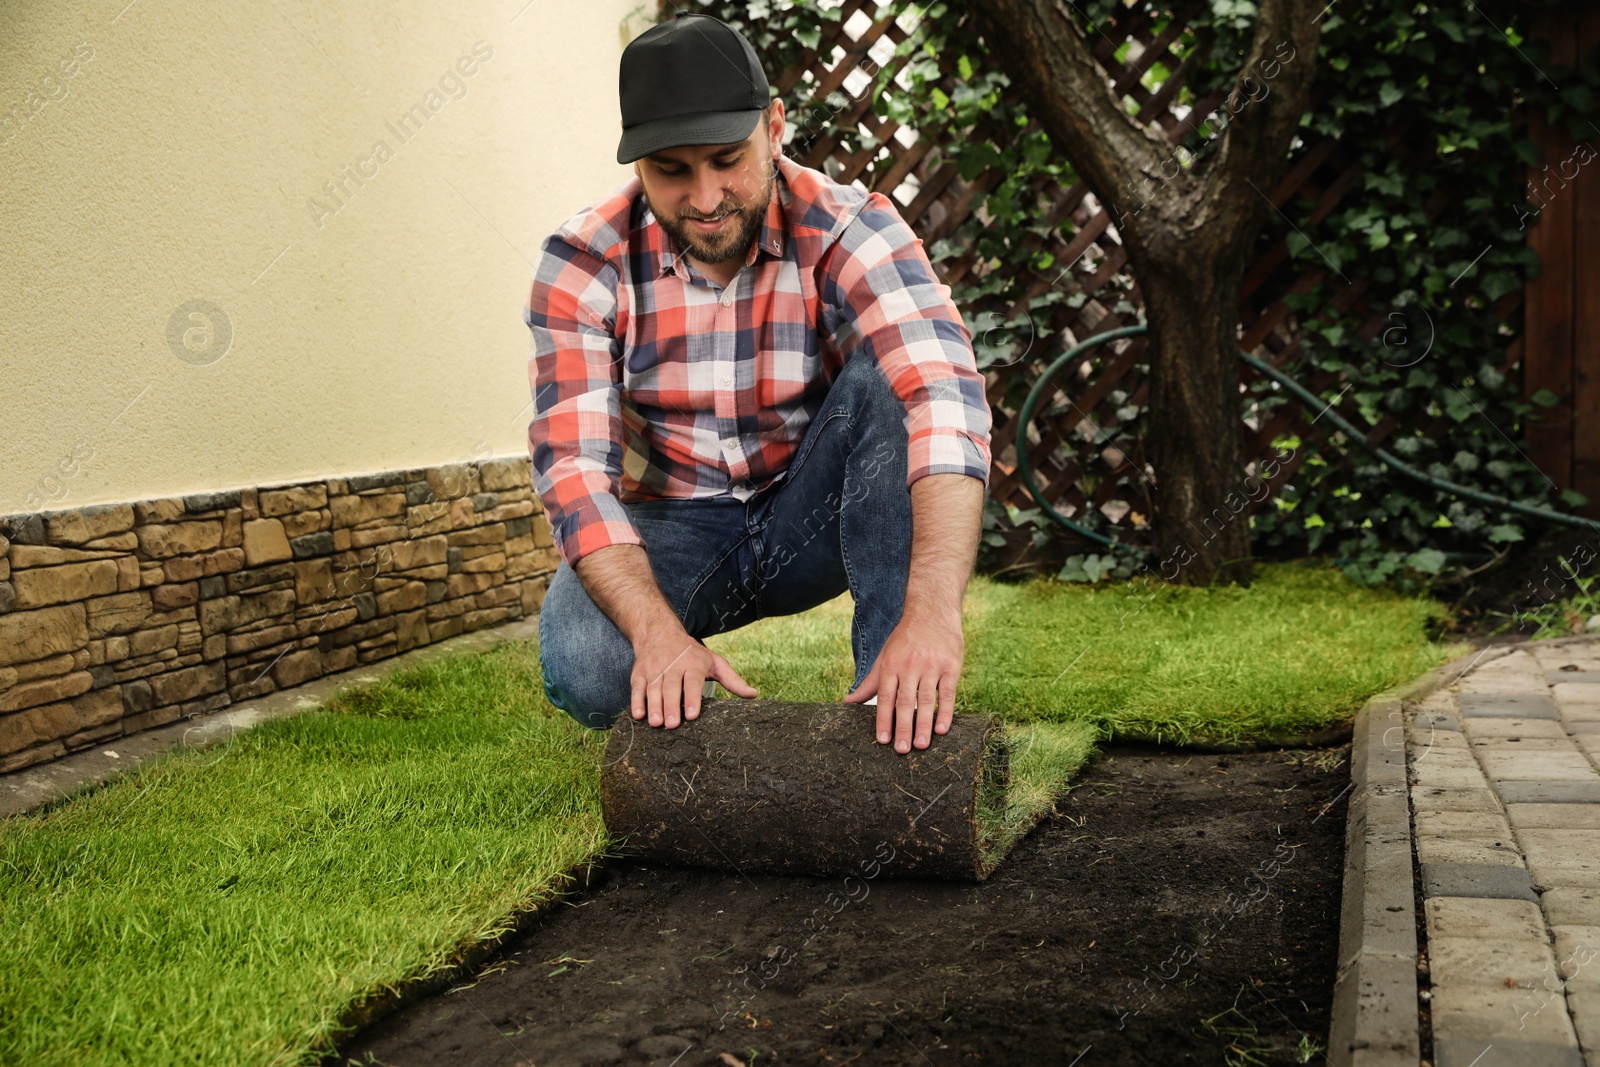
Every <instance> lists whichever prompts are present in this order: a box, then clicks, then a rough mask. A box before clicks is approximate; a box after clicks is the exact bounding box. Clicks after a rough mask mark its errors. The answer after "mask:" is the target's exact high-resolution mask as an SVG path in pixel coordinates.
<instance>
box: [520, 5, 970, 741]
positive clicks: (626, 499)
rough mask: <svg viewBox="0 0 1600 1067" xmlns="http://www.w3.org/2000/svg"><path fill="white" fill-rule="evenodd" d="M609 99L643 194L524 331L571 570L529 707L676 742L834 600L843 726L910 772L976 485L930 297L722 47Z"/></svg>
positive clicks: (588, 233)
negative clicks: (771, 619) (872, 707)
mask: <svg viewBox="0 0 1600 1067" xmlns="http://www.w3.org/2000/svg"><path fill="white" fill-rule="evenodd" d="M620 88H621V98H622V127H623V133H622V140H621V142H620V144H619V146H618V149H617V161H618V162H619V163H632V164H633V165H634V174H635V179H634V180H633V181H631V182H629V183H628V185H626V186H624V187H623V188H622V189H621V190H619V191H618V192H617V193H615V194H613V195H612V196H611V197H609V198H607V199H605V200H603V201H601V202H599V203H598V204H596V205H594V206H592V207H590V208H588V209H587V210H585V211H582V212H580V213H579V214H577V215H576V216H574V217H573V218H572V219H570V220H569V221H568V222H567V223H566V224H565V225H564V226H563V227H562V228H561V229H560V230H559V231H557V232H556V233H555V234H553V235H551V236H550V237H549V238H547V239H546V240H545V242H544V246H543V255H542V257H541V259H540V262H539V264H538V267H537V269H536V272H535V276H534V281H533V287H532V291H531V293H530V296H529V302H528V307H527V313H526V321H527V324H528V326H529V328H530V329H531V330H532V331H533V354H532V357H531V359H530V360H529V379H530V384H531V385H532V388H533V396H534V417H533V421H532V422H531V424H530V425H529V427H528V447H529V454H530V456H531V458H532V461H533V478H534V484H535V487H536V489H537V490H538V492H539V495H540V497H541V499H542V500H543V501H544V507H545V514H546V515H547V516H548V517H549V520H550V523H551V526H552V530H553V532H554V536H555V540H556V545H557V548H558V550H559V552H560V555H561V562H560V564H559V565H558V567H557V570H556V573H555V576H554V577H553V578H552V580H551V583H550V588H549V591H548V592H547V594H546V596H545V601H544V606H543V608H542V609H541V613H540V618H539V645H540V659H541V661H542V665H543V668H544V680H545V681H544V684H545V692H546V694H547V695H548V696H549V697H550V700H551V702H552V703H554V704H555V705H556V706H557V707H560V708H562V709H564V710H566V711H567V712H568V713H569V714H571V715H572V716H573V717H574V718H576V719H577V720H578V721H579V722H582V723H584V724H585V725H588V726H592V727H596V728H605V727H609V726H611V725H612V724H613V722H614V721H615V720H616V718H617V717H618V716H619V715H620V714H621V713H622V712H623V711H624V710H626V711H629V712H630V713H631V715H632V717H633V718H634V719H636V720H640V721H648V723H649V724H650V725H651V726H665V727H667V728H669V729H672V728H676V727H677V726H679V724H680V723H681V722H683V721H684V720H690V719H694V718H696V717H697V716H698V715H699V712H700V700H701V698H702V696H703V694H702V683H704V682H708V681H715V682H720V683H722V685H723V687H724V688H726V689H727V690H729V691H730V692H732V693H734V694H736V695H738V696H742V697H754V696H757V695H758V694H757V692H756V690H755V689H754V688H752V687H751V686H750V685H749V684H748V683H747V682H746V681H745V680H744V679H743V678H742V677H740V675H739V674H738V672H737V671H735V670H734V668H733V666H732V665H731V664H729V663H728V661H727V660H726V659H725V658H723V657H722V656H720V655H718V654H716V653H714V652H712V651H710V650H709V649H707V648H706V647H705V646H704V645H703V644H701V643H700V639H701V638H704V637H709V636H710V635H712V634H716V633H722V632H724V631H726V630H732V629H737V628H739V627H741V626H744V625H747V624H748V623H751V622H754V621H755V620H756V619H758V618H763V617H766V616H771V615H788V614H794V613H797V612H801V611H805V610H806V609H808V608H811V607H814V606H815V605H817V604H821V603H824V602H826V601H828V600H831V599H833V598H834V597H837V596H838V595H839V594H840V593H842V592H844V591H845V590H846V589H849V590H850V592H851V594H852V597H853V599H854V601H855V617H854V620H853V624H852V627H851V645H852V651H853V653H854V656H855V663H856V674H855V684H854V685H853V687H852V688H851V691H850V692H849V693H848V694H846V695H845V697H844V699H845V700H846V701H851V702H857V703H861V702H865V703H874V702H875V703H876V704H877V714H876V718H875V720H874V724H873V725H874V736H875V737H876V739H877V740H878V742H879V743H883V744H889V743H891V742H892V743H893V744H894V745H895V749H896V750H897V751H899V752H902V753H904V752H909V751H910V750H911V749H912V747H913V746H914V747H916V748H919V749H920V748H927V747H928V745H929V744H930V743H931V740H932V735H933V734H935V733H941V734H942V733H944V732H946V731H947V730H948V729H949V727H950V719H951V716H952V713H953V711H954V706H955V692H956V683H957V681H958V679H959V677H960V673H961V666H962V657H963V653H964V650H965V644H964V640H963V637H962V631H961V599H962V594H963V592H964V590H965V588H966V583H967V579H968V576H969V575H970V573H971V569H972V564H973V560H974V558H975V557H976V554H977V544H978V535H979V531H980V528H981V515H982V505H983V494H984V490H985V488H986V487H987V484H988V474H989V461H990V452H989V431H990V428H991V419H990V414H989V407H988V403H987V401H986V400H985V398H984V389H983V385H984V382H983V378H982V376H981V375H980V374H979V373H978V371H977V369H976V361H975V359H974V358H973V354H972V347H971V338H970V335H969V334H968V332H967V330H966V329H965V327H964V326H963V325H962V321H961V316H960V314H959V313H958V312H957V311H956V308H955V307H954V305H952V303H951V302H950V297H949V289H948V288H947V287H946V286H944V285H942V284H940V283H939V282H938V281H937V280H936V278H935V277H934V274H933V270H932V267H931V265H930V263H929V262H928V258H927V256H926V254H925V253H924V252H923V250H922V246H921V242H920V241H918V240H917V238H916V237H915V236H914V235H913V234H912V232H911V230H910V228H909V227H908V226H907V225H906V224H905V222H904V220H903V219H901V217H900V215H899V214H898V212H896V210H895V208H894V205H893V204H892V203H891V202H890V201H889V199H888V198H886V197H884V196H882V195H880V194H876V193H874V194H870V195H869V194H866V193H862V192H861V191H859V190H857V189H854V188H852V187H849V186H844V185H840V184H838V183H836V182H834V181H832V180H830V179H829V178H827V177H826V176H825V175H823V174H822V173H821V172H819V171H816V170H812V169H809V168H805V167H801V166H799V165H797V164H796V163H794V162H793V161H791V160H788V159H785V158H784V156H783V147H782V146H783V134H784V114H783V105H782V103H781V102H780V101H776V100H772V99H771V98H770V91H769V89H768V85H767V79H766V76H765V74H764V73H763V72H762V70H761V64H760V61H759V60H758V59H757V57H756V54H755V50H754V49H753V48H752V47H751V46H750V43H749V42H748V41H747V40H746V39H745V38H744V36H743V35H742V34H740V33H738V32H737V31H736V30H734V29H733V28H732V27H730V26H728V25H726V24H725V23H723V22H721V21H719V20H718V19H715V18H712V17H710V16H707V15H690V14H684V15H679V16H678V17H677V18H675V19H673V20H671V21H669V22H665V23H663V24H661V25H658V26H655V27H653V28H652V29H650V30H648V31H646V32H645V33H644V34H642V35H640V37H639V38H638V39H637V40H635V41H634V42H633V43H632V44H630V45H629V46H628V48H627V49H626V50H625V51H624V53H623V56H622V64H621V74H620ZM706 688H707V689H708V690H709V688H710V687H709V686H707V687H706ZM880 698H881V699H880ZM863 718H864V719H865V716H863ZM863 728H864V729H865V723H864V724H863Z"/></svg>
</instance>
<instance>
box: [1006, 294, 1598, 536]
mask: <svg viewBox="0 0 1600 1067" xmlns="http://www.w3.org/2000/svg"><path fill="white" fill-rule="evenodd" d="M1149 332H1150V327H1148V326H1146V325H1144V324H1143V323H1141V324H1140V325H1138V326H1123V327H1121V328H1120V329H1116V330H1107V331H1106V332H1105V333H1101V334H1096V335H1094V336H1093V337H1090V338H1088V339H1087V340H1084V341H1080V342H1079V343H1078V344H1075V345H1073V346H1072V347H1071V348H1069V349H1067V350H1066V351H1065V352H1063V353H1062V354H1061V355H1060V356H1059V357H1057V358H1056V360H1055V362H1053V363H1051V364H1050V366H1048V367H1046V368H1045V371H1044V373H1043V374H1041V375H1039V380H1038V381H1036V382H1034V383H1033V388H1032V389H1030V390H1028V398H1027V399H1026V400H1024V401H1023V402H1022V411H1021V413H1020V415H1019V416H1018V417H1019V418H1020V419H1021V423H1020V424H1019V425H1018V427H1017V438H1016V441H1017V473H1018V474H1019V475H1020V476H1021V478H1022V487H1023V488H1024V489H1026V490H1027V492H1028V495H1029V496H1030V497H1032V498H1033V501H1034V503H1036V504H1038V505H1039V510H1041V511H1042V512H1044V514H1045V515H1047V516H1049V518H1050V519H1051V520H1052V521H1054V522H1056V523H1057V524H1059V525H1061V526H1064V527H1066V528H1067V529H1069V530H1071V531H1072V532H1073V533H1075V534H1078V535H1079V536H1081V537H1085V538H1087V539H1089V540H1091V541H1095V542H1098V543H1099V544H1102V545H1105V546H1107V547H1108V548H1112V549H1115V550H1117V551H1119V552H1126V553H1129V554H1131V555H1133V556H1135V557H1136V558H1139V559H1144V558H1147V557H1149V556H1152V555H1154V553H1152V552H1150V550H1149V549H1144V548H1140V547H1139V546H1137V545H1130V544H1127V543H1126V542H1123V541H1118V540H1115V539H1114V538H1110V537H1107V536H1105V535H1104V534H1102V533H1098V532H1096V531H1094V530H1091V529H1089V528H1088V527H1087V526H1084V525H1083V524H1081V523H1076V522H1073V521H1072V520H1071V519H1069V518H1067V517H1066V516H1065V515H1063V514H1061V513H1060V512H1059V511H1057V510H1056V509H1055V508H1053V507H1051V506H1050V503H1049V502H1048V501H1046V500H1045V499H1044V497H1043V496H1042V495H1041V494H1040V492H1039V487H1038V485H1036V484H1035V483H1034V480H1033V468H1032V467H1031V466H1029V465H1028V426H1029V425H1030V424H1031V423H1032V422H1033V413H1034V409H1035V408H1036V407H1037V406H1038V405H1039V402H1040V400H1041V399H1042V398H1043V396H1044V392H1045V389H1046V388H1047V387H1048V386H1049V384H1050V380H1051V379H1052V378H1054V377H1055V376H1056V375H1057V374H1059V373H1061V371H1062V369H1063V368H1065V367H1066V366H1067V365H1069V364H1070V363H1071V362H1072V361H1073V360H1074V359H1075V358H1077V356H1079V355H1080V354H1081V353H1084V352H1087V351H1088V350H1089V349H1091V348H1096V347H1098V346H1100V345H1103V344H1109V343H1111V342H1112V341H1120V340H1122V339H1123V338H1125V337H1140V336H1143V335H1144V334H1147V333H1149ZM1239 358H1240V359H1242V360H1244V361H1245V362H1246V363H1248V364H1249V365H1250V366H1251V367H1253V368H1255V370H1256V371H1257V372H1259V373H1261V374H1264V375H1266V376H1267V377H1268V378H1271V379H1272V380H1273V381H1275V382H1277V383H1278V384H1279V385H1281V386H1283V387H1284V389H1286V390H1288V392H1289V395H1291V396H1293V397H1294V398H1295V399H1296V400H1298V401H1300V403H1301V404H1303V405H1305V406H1306V407H1308V408H1318V407H1325V408H1326V410H1324V411H1323V413H1322V415H1319V416H1318V418H1323V417H1326V418H1327V420H1328V421H1329V422H1331V423H1333V425H1334V426H1336V427H1338V428H1339V429H1340V430H1343V431H1344V432H1345V433H1346V434H1347V435H1349V437H1350V439H1351V440H1352V441H1354V442H1355V443H1356V444H1357V445H1359V446H1360V447H1361V448H1362V449H1364V450H1365V451H1367V452H1370V453H1371V454H1372V455H1374V456H1377V457H1378V459H1380V460H1382V461H1383V462H1384V463H1386V464H1388V465H1389V466H1390V467H1393V468H1394V469H1395V470H1397V471H1399V472H1400V473H1401V474H1403V475H1405V476H1406V477H1407V478H1410V479H1411V480H1412V481H1415V482H1420V483H1421V484H1423V485H1426V486H1428V487H1429V488H1432V489H1438V490H1441V491H1443V492H1446V493H1451V494H1454V495H1455V496H1461V497H1466V498H1467V499H1468V500H1476V501H1478V502H1479V503H1480V504H1488V505H1490V506H1491V507H1497V508H1504V509H1505V510H1507V511H1514V512H1516V513H1517V514H1519V515H1526V516H1528V517H1530V518H1534V519H1542V520H1544V521H1546V522H1555V523H1560V524H1562V525H1565V526H1576V527H1578V528H1579V529H1582V530H1594V531H1597V532H1600V522H1596V521H1595V520H1593V519H1586V518H1583V517H1581V516H1578V515H1567V514H1565V513H1563V512H1559V511H1551V510H1550V509H1548V508H1540V507H1534V506H1532V505H1530V504H1521V503H1518V502H1517V501H1515V500H1507V499H1506V498H1505V497H1500V496H1495V495H1494V494H1493V493H1485V492H1483V491H1482V490H1481V489H1474V488H1472V487H1471V486H1467V485H1457V484H1456V483H1455V482H1448V481H1445V480H1444V479H1442V478H1434V477H1433V476H1431V475H1428V474H1424V473H1423V472H1422V471H1419V470H1417V469H1416V468H1415V467H1413V466H1411V465H1410V464H1409V463H1406V462H1405V461H1404V460H1402V459H1400V458H1399V457H1398V456H1396V455H1394V453H1392V452H1389V451H1388V450H1387V449H1384V448H1380V447H1379V446H1377V445H1375V444H1373V443H1372V442H1370V441H1368V440H1367V438H1366V435H1365V434H1363V433H1362V432H1361V431H1360V430H1358V429H1356V427H1355V426H1353V425H1351V424H1350V423H1349V422H1348V421H1346V420H1345V419H1344V418H1343V417H1342V416H1340V414H1339V413H1338V412H1337V411H1334V410H1333V408H1332V406H1331V405H1325V404H1324V402H1323V400H1322V398H1320V397H1318V396H1317V395H1316V394H1315V393H1313V392H1311V390H1309V389H1307V388H1306V387H1305V386H1303V385H1301V384H1300V383H1299V382H1297V381H1295V380H1294V379H1293V378H1291V377H1289V376H1288V375H1286V374H1284V373H1283V372H1282V371H1280V370H1278V369H1277V368H1276V367H1274V366H1271V365H1270V364H1267V363H1264V362H1262V361H1261V360H1259V359H1257V358H1256V357H1254V356H1252V355H1251V354H1250V353H1248V352H1245V351H1243V350H1242V349H1241V350H1240V352H1239Z"/></svg>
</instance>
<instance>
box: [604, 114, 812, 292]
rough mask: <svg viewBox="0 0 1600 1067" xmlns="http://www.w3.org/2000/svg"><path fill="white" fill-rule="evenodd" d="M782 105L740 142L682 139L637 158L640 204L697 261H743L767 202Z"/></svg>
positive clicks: (779, 141)
mask: <svg viewBox="0 0 1600 1067" xmlns="http://www.w3.org/2000/svg"><path fill="white" fill-rule="evenodd" d="M782 143H783V105H782V104H781V103H776V102H775V103H774V104H773V106H772V115H771V118H770V119H769V120H768V121H767V122H757V123H756V128H755V130H753V131H752V132H751V134H750V136H749V137H747V138H745V139H744V140H743V141H740V142H739V143H738V144H726V145H686V146H684V147H682V148H668V149H663V150H662V151H660V152H654V153H652V154H650V155H648V156H646V157H645V158H644V159H642V160H640V161H639V162H637V163H635V164H634V173H636V174H637V175H638V176H639V181H640V182H641V183H642V184H643V186H644V195H645V202H646V203H647V204H649V206H650V211H651V213H652V214H654V215H655V217H656V221H657V222H659V223H661V228H662V229H664V230H666V231H667V233H669V234H671V235H672V239H673V241H675V242H676V243H677V245H678V247H679V248H680V249H682V250H684V251H685V252H687V253H688V254H689V255H690V256H692V257H694V258H695V259H696V260H698V261H699V262H701V263H727V262H730V261H733V260H742V259H744V257H745V256H747V255H748V254H749V252H750V245H751V243H752V242H754V241H755V239H756V236H757V235H758V234H759V233H760V232H761V222H762V219H763V218H765V216H766V212H767V204H768V203H769V202H770V201H771V200H772V185H773V182H774V180H775V172H776V167H777V164H776V157H777V149H776V148H775V147H774V146H776V145H781V144H782Z"/></svg>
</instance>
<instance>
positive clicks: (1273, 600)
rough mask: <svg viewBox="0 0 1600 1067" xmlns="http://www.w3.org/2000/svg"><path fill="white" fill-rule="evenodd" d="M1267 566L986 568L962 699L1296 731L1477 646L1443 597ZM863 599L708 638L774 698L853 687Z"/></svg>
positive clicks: (1093, 721)
mask: <svg viewBox="0 0 1600 1067" xmlns="http://www.w3.org/2000/svg"><path fill="white" fill-rule="evenodd" d="M1257 573H1258V577H1257V580H1256V581H1255V582H1254V584H1253V585H1252V586H1251V587H1250V588H1248V589H1246V588H1239V587H1219V588H1212V589H1191V588H1185V587H1179V586H1171V585H1163V584H1162V583H1161V582H1160V581H1159V580H1150V581H1145V582H1126V581H1123V582H1107V583H1104V584H1101V585H1078V584H1069V583H1061V582H1052V581H1035V582H1031V583H1028V584H1020V585H1008V584H1004V583H1000V582H994V581H990V580H988V579H985V578H983V577H981V576H978V577H974V578H973V579H972V581H971V583H970V584H969V586H968V590H967V598H966V602H965V605H964V611H965V632H966V642H967V647H966V664H965V668H964V670H963V672H962V676H961V682H960V692H959V694H958V698H957V707H958V708H959V709H960V710H962V711H968V712H988V713H991V714H996V715H1000V716H1002V717H1003V718H1005V719H1007V720H1010V721H1040V722H1060V723H1067V722H1074V723H1081V724H1084V725H1087V726H1089V727H1090V728H1092V729H1093V730H1094V732H1095V734H1096V736H1097V737H1099V738H1102V739H1108V738H1125V739H1132V740H1149V741H1157V742H1163V743H1167V744H1193V743H1223V744H1237V743H1269V744H1275V743H1292V742H1295V741H1301V740H1304V739H1307V738H1315V737H1317V736H1318V735H1320V734H1323V733H1324V732H1325V731H1328V730H1329V729H1330V728H1334V727H1338V726H1341V725H1344V724H1348V723H1349V721H1350V719H1351V716H1353V715H1354V713H1355V711H1356V709H1358V708H1359V707H1360V706H1361V703H1362V702H1363V701H1364V700H1366V699H1367V698H1368V697H1370V696H1371V695H1372V694H1374V693H1377V692H1380V691H1382V690H1383V689H1386V688H1388V687H1389V686H1391V685H1396V684H1398V683H1400V682H1401V681H1404V680H1405V679H1407V678H1412V677H1415V676H1416V675H1418V674H1421V673H1422V672H1424V671H1427V670H1430V669H1431V668H1433V667H1436V666H1438V665H1439V664H1441V663H1444V662H1447V661H1448V660H1449V659H1451V658H1452V657H1453V656H1455V655H1458V654H1460V652H1461V651H1462V650H1461V649H1460V648H1456V647H1452V646H1445V645H1439V644H1434V643H1431V642H1430V641H1429V639H1428V628H1429V624H1430V622H1433V621H1435V620H1437V618H1438V617H1439V614H1440V610H1441V609H1440V608H1439V607H1438V606H1437V605H1436V604H1434V603H1433V602H1431V601H1429V600H1427V599H1425V598H1421V597H1414V598H1412V597H1403V596H1399V595H1397V594H1394V593H1390V592H1386V591H1383V590H1374V589H1368V588H1365V587H1362V586H1358V585H1356V584H1354V583H1352V582H1350V581H1349V580H1348V579H1346V578H1345V577H1344V576H1343V575H1342V574H1339V573H1338V572H1337V571H1332V570H1326V569H1314V568H1309V567H1304V566H1300V565H1292V564H1277V565H1263V566H1260V567H1258V568H1257ZM852 609H853V605H852V603H851V601H850V598H849V596H848V595H846V596H841V597H839V598H838V599H836V600H833V601H830V602H829V603H827V604H824V605H822V606H821V607H818V608H814V609H813V610H811V611H809V612H807V613H805V614H804V615H798V616H787V617H782V618H772V619H763V620H761V621H759V622H757V623H755V624H753V625H751V626H748V627H745V628H744V629H742V630H736V631H734V632H732V633H727V634H719V635H717V636H715V637H712V638H710V639H708V640H707V641H706V644H707V645H708V646H709V647H711V648H713V649H715V650H716V651H718V652H720V653H722V654H723V655H725V656H727V657H728V659H729V660H730V661H731V662H732V663H733V665H734V667H735V668H736V669H737V670H738V671H739V672H740V673H741V674H742V675H743V676H744V678H745V679H746V680H748V681H749V682H750V683H751V684H752V685H754V686H756V687H757V688H758V689H760V691H761V695H762V696H764V697H772V698H774V699H782V700H838V699H839V698H840V696H841V694H843V693H844V692H846V691H848V690H849V688H850V683H851V682H852V680H853V672H852V670H851V656H850V615H851V611H852Z"/></svg>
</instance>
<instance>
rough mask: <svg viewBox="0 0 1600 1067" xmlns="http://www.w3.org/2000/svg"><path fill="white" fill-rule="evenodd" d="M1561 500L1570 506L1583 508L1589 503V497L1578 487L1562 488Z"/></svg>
mask: <svg viewBox="0 0 1600 1067" xmlns="http://www.w3.org/2000/svg"><path fill="white" fill-rule="evenodd" d="M1561 501H1562V503H1564V504H1566V505H1567V506H1569V507H1574V508H1581V507H1584V506H1585V505H1587V504H1588V503H1589V498H1588V497H1586V496H1584V495H1583V494H1582V493H1580V492H1578V491H1577V490H1576V489H1563V490H1561Z"/></svg>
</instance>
